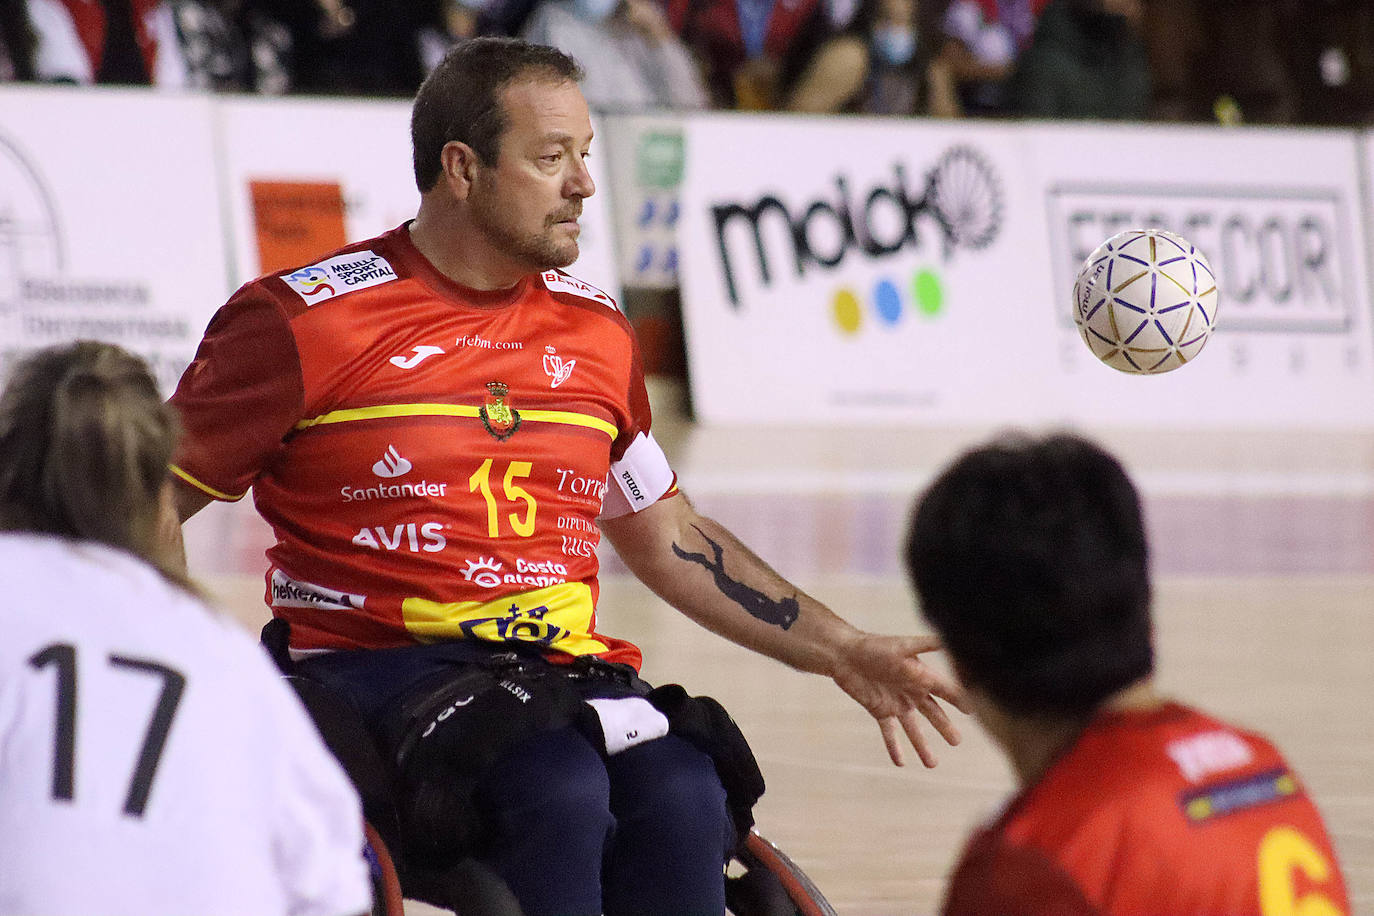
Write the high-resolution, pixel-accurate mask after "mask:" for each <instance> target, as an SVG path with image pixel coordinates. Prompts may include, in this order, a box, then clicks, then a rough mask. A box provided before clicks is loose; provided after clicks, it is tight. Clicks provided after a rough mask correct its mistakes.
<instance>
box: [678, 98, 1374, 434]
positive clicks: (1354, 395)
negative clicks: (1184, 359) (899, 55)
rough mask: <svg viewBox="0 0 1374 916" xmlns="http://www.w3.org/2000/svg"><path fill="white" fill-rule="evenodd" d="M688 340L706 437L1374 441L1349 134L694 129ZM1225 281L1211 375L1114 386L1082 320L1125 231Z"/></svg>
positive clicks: (686, 261) (794, 126) (731, 123)
mask: <svg viewBox="0 0 1374 916" xmlns="http://www.w3.org/2000/svg"><path fill="white" fill-rule="evenodd" d="M686 156H687V164H686V176H685V180H684V187H683V192H682V208H683V213H682V236H681V239H680V243H681V248H682V258H683V270H682V283H683V297H684V321H685V325H686V331H687V338H688V353H689V366H690V372H691V379H692V395H693V401H694V404H695V406H696V410H697V412H698V415H699V416H700V417H701V418H702V419H705V420H708V421H720V422H748V423H778V424H781V423H826V424H840V423H855V422H877V423H884V422H896V423H901V422H913V421H914V422H927V421H929V422H940V423H954V424H958V423H988V422H991V423H1029V424H1040V423H1059V422H1093V423H1106V424H1120V425H1126V426H1139V425H1169V426H1193V425H1203V424H1212V425H1215V424H1223V425H1231V426H1261V427H1263V426H1301V425H1331V424H1347V423H1359V424H1372V423H1374V396H1371V395H1370V392H1371V391H1374V354H1371V334H1370V328H1369V325H1370V319H1369V300H1368V293H1367V289H1368V287H1367V281H1366V277H1365V269H1364V263H1363V258H1362V256H1361V252H1363V251H1364V250H1365V245H1364V236H1363V232H1364V227H1363V224H1362V222H1361V219H1360V197H1359V191H1358V188H1359V182H1358V167H1357V161H1356V154H1355V144H1354V141H1353V139H1352V137H1351V135H1349V134H1345V133H1338V132H1327V133H1323V132H1315V131H1301V132H1299V131H1290V132H1282V131H1227V132H1221V131H1217V130H1215V129H1213V130H1203V129H1184V128H1155V127H1133V128H1113V127H1105V126H1103V125H1100V124H1094V125H1065V126H1057V125H1043V124H1038V125H1028V124H966V123H964V124H960V123H940V122H918V123H911V122H906V123H903V122H895V121H891V120H875V119H854V120H845V121H838V120H825V121H820V120H815V119H791V118H782V117H773V118H759V117H754V118H742V117H738V116H730V115H711V116H705V117H700V118H692V119H689V120H688V121H687V123H686ZM1144 224H1156V225H1162V226H1163V227H1164V228H1169V229H1172V230H1174V231H1176V232H1179V233H1181V234H1183V235H1185V236H1186V237H1188V238H1190V239H1191V240H1192V241H1193V242H1194V243H1195V244H1197V245H1198V246H1199V247H1200V248H1202V249H1203V251H1204V252H1205V253H1206V254H1207V255H1208V257H1209V258H1210V259H1211V260H1212V263H1213V266H1214V267H1215V268H1216V270H1217V273H1218V276H1219V278H1220V287H1221V304H1220V318H1219V320H1218V325H1219V330H1218V332H1217V334H1216V336H1215V337H1214V339H1213V340H1212V341H1211V342H1210V343H1209V344H1208V348H1207V349H1206V350H1205V351H1204V352H1203V353H1202V355H1201V356H1200V358H1199V359H1198V360H1197V361H1196V362H1194V363H1192V364H1190V365H1188V366H1186V367H1184V368H1183V369H1181V370H1177V371H1175V372H1172V373H1169V374H1166V375H1161V376H1151V377H1137V376H1127V375H1123V374H1120V373H1117V372H1116V371H1115V370H1112V369H1108V368H1107V367H1105V366H1102V365H1101V364H1098V363H1097V362H1096V360H1095V359H1094V358H1093V357H1092V356H1091V354H1090V353H1089V352H1088V350H1087V348H1086V347H1085V346H1084V345H1083V343H1082V342H1081V341H1080V340H1079V339H1078V338H1077V335H1076V333H1075V331H1074V328H1073V324H1072V321H1071V319H1070V317H1069V316H1070V312H1069V302H1070V290H1071V288H1072V282H1073V274H1074V271H1075V270H1076V268H1077V265H1078V263H1079V262H1081V259H1082V258H1083V257H1084V256H1085V255H1086V254H1087V253H1088V252H1089V251H1091V250H1092V249H1093V248H1094V247H1096V245H1097V244H1098V243H1100V242H1101V241H1103V240H1105V239H1106V238H1107V237H1108V236H1110V235H1111V234H1113V233H1114V232H1116V231H1118V230H1120V229H1122V228H1127V227H1128V226H1133V225H1144Z"/></svg>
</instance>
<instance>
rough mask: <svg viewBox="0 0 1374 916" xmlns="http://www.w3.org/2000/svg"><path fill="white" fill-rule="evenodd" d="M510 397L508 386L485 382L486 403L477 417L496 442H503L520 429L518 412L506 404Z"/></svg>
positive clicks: (501, 383)
mask: <svg viewBox="0 0 1374 916" xmlns="http://www.w3.org/2000/svg"><path fill="white" fill-rule="evenodd" d="M509 396H510V386H509V385H507V384H505V383H504V382H487V403H485V404H483V405H482V408H481V410H479V411H478V412H477V413H478V416H480V417H481V418H482V425H483V426H485V427H486V428H487V432H489V433H491V434H492V435H493V436H494V437H495V438H496V441H497V442H505V441H506V440H507V439H509V438H510V437H511V436H513V435H515V431H516V430H517V429H519V428H520V411H518V410H516V409H515V408H514V407H511V406H510V405H509V404H507V403H506V398H507V397H509Z"/></svg>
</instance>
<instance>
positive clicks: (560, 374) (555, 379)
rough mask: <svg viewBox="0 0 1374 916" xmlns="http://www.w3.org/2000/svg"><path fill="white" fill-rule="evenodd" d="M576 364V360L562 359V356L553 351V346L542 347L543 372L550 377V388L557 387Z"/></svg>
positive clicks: (564, 380)
mask: <svg viewBox="0 0 1374 916" xmlns="http://www.w3.org/2000/svg"><path fill="white" fill-rule="evenodd" d="M576 365H577V360H575V359H569V360H564V359H563V357H561V356H559V355H558V354H557V353H555V352H554V349H553V347H545V348H544V374H545V375H547V376H548V377H549V378H550V379H551V381H550V382H549V387H550V388H557V387H558V386H559V385H561V384H563V383H564V382H566V381H567V380H568V376H570V375H572V371H573V367H574V366H576Z"/></svg>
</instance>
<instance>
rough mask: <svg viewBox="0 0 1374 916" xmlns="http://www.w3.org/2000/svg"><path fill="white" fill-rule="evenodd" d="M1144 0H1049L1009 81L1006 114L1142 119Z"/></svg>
mask: <svg viewBox="0 0 1374 916" xmlns="http://www.w3.org/2000/svg"><path fill="white" fill-rule="evenodd" d="M1143 14H1144V9H1143V4H1142V0H1051V2H1050V5H1049V6H1047V7H1045V11H1044V12H1043V13H1042V14H1041V15H1040V20H1039V23H1038V24H1037V25H1036V28H1035V37H1034V38H1033V39H1032V40H1031V44H1030V47H1029V48H1027V49H1026V51H1025V52H1024V53H1023V54H1022V55H1021V57H1020V58H1019V59H1018V60H1017V62H1016V70H1015V72H1014V73H1013V75H1012V78H1011V80H1010V81H1009V83H1008V86H1007V105H1008V109H1009V111H1010V113H1012V114H1016V115H1022V116H1024V117H1032V118H1100V119H1135V120H1144V119H1145V118H1146V117H1148V116H1149V113H1150V62H1149V58H1148V56H1147V55H1146V53H1145V42H1144V39H1143V38H1142V37H1141V31H1140V30H1141V18H1142V16H1143Z"/></svg>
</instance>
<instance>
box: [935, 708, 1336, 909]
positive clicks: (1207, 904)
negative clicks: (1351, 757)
mask: <svg viewBox="0 0 1374 916" xmlns="http://www.w3.org/2000/svg"><path fill="white" fill-rule="evenodd" d="M944 912H945V914H946V916H966V914H967V916H972V914H979V916H1004V914H1016V916H1038V914H1045V916H1048V914H1054V916H1071V914H1093V916H1106V914H1112V916H1126V914H1132V916H1136V914H1139V916H1144V914H1150V916H1162V914H1168V916H1193V914H1197V916H1201V914H1208V916H1276V914H1280V913H1286V914H1291V913H1312V914H1317V913H1321V914H1324V916H1338V914H1347V913H1349V912H1350V903H1349V900H1348V898H1347V896H1346V888H1345V883H1344V880H1343V879H1342V877H1341V873H1340V870H1339V868H1338V867H1337V864H1336V857H1335V854H1334V852H1333V851H1332V848H1331V841H1330V839H1329V838H1328V836H1327V834H1326V829H1325V827H1324V826H1323V825H1322V820H1321V816H1320V815H1319V814H1318V813H1317V809H1316V807H1315V806H1314V805H1313V804H1312V802H1311V801H1310V800H1309V799H1308V798H1307V796H1306V794H1305V792H1304V791H1303V788H1302V784H1301V783H1300V782H1299V781H1298V778H1297V777H1296V776H1295V775H1294V774H1293V773H1292V771H1291V770H1289V768H1288V765H1287V764H1286V763H1285V762H1284V760H1283V758H1282V757H1281V756H1280V755H1279V753H1278V751H1277V750H1275V749H1274V747H1273V745H1271V744H1270V743H1269V742H1268V741H1266V740H1265V739H1264V738H1263V737H1261V736H1259V735H1255V734H1252V733H1248V732H1243V731H1238V730H1236V729H1234V728H1232V727H1230V726H1228V725H1226V724H1225V723H1223V722H1219V721H1217V720H1216V719H1213V718H1211V717H1209V716H1206V715H1204V714H1202V713H1200V712H1197V711H1196V710H1193V709H1189V708H1187V707H1184V706H1180V705H1177V704H1174V703H1168V704H1164V705H1163V706H1160V707H1158V708H1156V709H1153V710H1149V711H1132V712H1119V713H1109V714H1104V715H1102V716H1100V717H1099V718H1098V719H1097V720H1096V721H1095V722H1093V723H1092V724H1091V725H1090V726H1089V727H1088V729H1087V730H1086V731H1085V732H1084V733H1083V734H1082V736H1080V737H1079V739H1078V740H1077V742H1075V744H1074V745H1073V746H1072V747H1071V748H1070V749H1069V750H1068V752H1067V753H1065V754H1064V755H1063V756H1062V757H1061V758H1060V759H1059V760H1057V761H1056V762H1055V763H1054V764H1053V765H1052V766H1051V767H1050V769H1049V770H1048V771H1047V772H1046V773H1045V775H1044V776H1043V777H1042V778H1041V779H1040V781H1039V782H1037V783H1036V784H1035V785H1033V786H1031V787H1029V788H1028V789H1026V790H1025V791H1023V792H1022V793H1021V794H1020V795H1018V796H1017V797H1016V798H1015V799H1013V800H1012V802H1011V803H1010V804H1009V805H1008V807H1007V808H1006V810H1005V811H1004V812H1003V814H1002V815H1001V816H1000V817H999V818H998V819H997V820H996V821H995V822H994V823H992V824H991V825H990V826H988V827H985V828H984V829H982V830H980V831H979V832H978V833H977V834H975V835H974V837H973V839H972V840H971V841H970V842H969V845H968V848H967V849H966V850H965V851H964V856H963V859H962V861H961V862H960V864H959V867H958V869H957V871H956V872H955V875H954V878H953V881H952V882H951V884H950V888H949V894H948V897H947V898H946V900H945V909H944Z"/></svg>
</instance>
